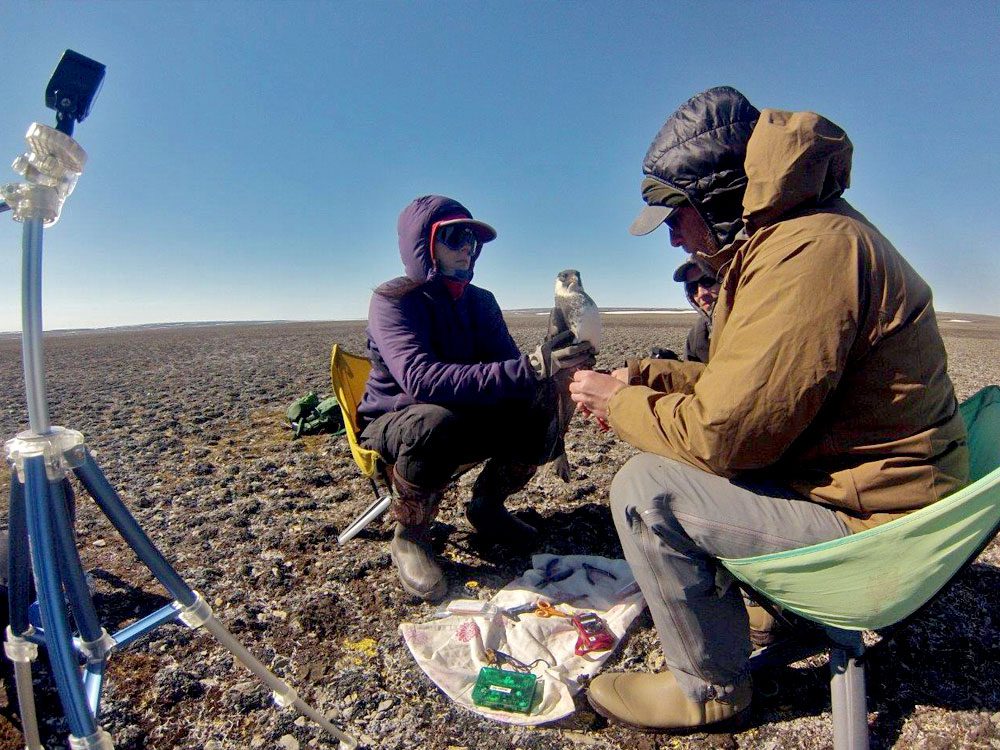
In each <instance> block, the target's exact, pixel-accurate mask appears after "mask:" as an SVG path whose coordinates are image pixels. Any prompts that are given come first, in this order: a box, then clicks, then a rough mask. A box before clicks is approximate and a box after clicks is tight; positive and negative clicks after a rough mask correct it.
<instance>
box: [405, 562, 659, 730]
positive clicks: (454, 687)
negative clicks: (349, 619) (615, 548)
mask: <svg viewBox="0 0 1000 750" xmlns="http://www.w3.org/2000/svg"><path fill="white" fill-rule="evenodd" d="M556 557H558V560H557V561H556V562H555V563H552V560H553V558H556ZM531 563H532V565H533V566H534V567H533V568H532V569H530V570H528V571H526V572H525V573H524V574H523V575H522V576H520V577H519V578H517V579H515V580H513V581H511V582H510V583H509V584H508V585H506V586H505V587H504V588H502V589H501V590H500V591H498V592H497V593H496V595H495V596H494V597H493V598H492V599H491V600H490V603H492V604H494V605H496V606H497V607H498V608H501V609H512V608H514V607H517V606H520V605H523V604H530V603H533V602H537V601H539V600H544V601H548V602H550V603H552V604H556V603H557V602H564V603H562V604H559V605H558V606H557V608H558V609H559V610H561V611H563V612H566V613H567V614H576V613H579V612H594V613H596V614H597V615H599V616H600V617H601V619H603V620H604V622H605V623H607V625H608V628H609V629H610V630H611V632H612V633H613V634H614V635H615V637H616V639H617V640H616V641H615V645H614V646H613V647H612V648H611V649H610V650H608V651H596V652H591V653H589V654H584V655H582V656H577V655H576V654H575V653H574V649H575V647H576V642H577V636H578V633H577V630H576V627H575V626H574V625H573V623H572V621H571V620H570V619H569V618H567V617H538V616H537V615H535V614H521V615H520V616H519V618H518V620H516V621H515V620H513V619H512V618H510V617H507V616H505V615H504V614H502V613H497V614H495V615H493V616H475V617H473V616H466V615H451V616H448V617H445V618H443V619H436V620H432V621H430V622H425V623H416V624H415V623H405V622H404V623H401V624H400V626H399V629H400V632H401V633H402V635H403V639H404V641H405V642H406V645H407V647H408V648H409V649H410V652H411V653H412V654H413V657H414V658H415V659H416V660H417V664H419V665H420V668H421V669H423V670H424V672H425V673H426V674H427V676H428V677H430V678H431V680H432V681H433V682H434V684H436V685H437V686H438V687H439V688H441V690H442V691H444V693H445V695H447V696H448V697H449V698H451V699H452V700H454V701H455V702H456V703H458V704H459V705H461V706H464V707H465V708H468V709H470V710H472V711H475V712H476V713H479V714H482V715H483V716H487V717H489V718H491V719H495V720H497V721H502V722H506V723H508V724H520V725H535V724H543V723H546V722H550V721H555V720H556V719H561V718H562V717H564V716H568V715H569V714H571V713H572V712H573V710H574V703H573V696H574V695H575V694H576V693H577V692H578V691H579V690H580V687H581V684H580V682H579V679H580V678H581V677H593V676H594V675H595V674H596V673H597V672H598V671H599V670H600V668H601V666H602V665H603V664H604V662H605V661H606V660H607V659H608V657H609V656H610V655H611V654H612V653H613V651H614V649H615V648H617V647H618V644H619V643H620V642H621V637H622V636H623V635H624V634H625V631H626V630H627V629H628V626H629V624H631V622H632V620H634V619H635V618H636V616H637V615H638V614H639V613H640V612H641V611H642V610H643V608H644V607H645V605H646V603H645V601H644V600H643V598H642V593H641V592H639V591H638V587H637V586H635V585H634V584H635V579H634V578H633V576H632V571H631V570H630V569H629V566H628V563H627V562H625V560H612V559H609V558H606V557H597V556H594V555H564V556H557V555H547V554H546V555H534V556H533V557H532V558H531ZM584 563H587V564H588V565H590V566H594V567H595V568H600V569H602V570H606V571H609V572H611V573H612V574H613V575H614V576H615V577H614V578H612V577H610V576H605V575H602V574H600V573H593V572H592V573H591V576H590V580H588V576H587V570H586V569H585V568H584V567H583V564H584ZM546 566H551V567H550V569H551V570H554V571H563V572H565V571H566V570H568V569H572V571H573V572H572V575H570V576H568V577H567V578H565V579H564V580H561V581H558V582H553V583H549V584H548V585H544V586H541V587H539V586H538V584H539V583H540V582H541V581H542V579H543V576H544V571H545V569H546ZM591 581H592V582H591ZM488 649H494V650H496V651H501V652H503V653H505V654H509V655H510V656H513V657H514V658H515V659H517V660H518V661H520V662H523V663H524V664H528V665H532V664H533V665H534V666H532V670H531V671H532V673H533V674H534V675H535V676H536V677H538V686H537V687H536V691H535V703H534V705H533V706H532V709H531V713H530V714H521V713H508V712H506V711H495V710H492V709H489V708H484V707H481V706H477V705H475V704H474V703H473V702H472V688H473V685H475V683H476V678H477V677H478V676H479V670H480V669H481V668H482V667H484V666H489V662H488V661H487V650H488ZM546 662H547V664H546Z"/></svg>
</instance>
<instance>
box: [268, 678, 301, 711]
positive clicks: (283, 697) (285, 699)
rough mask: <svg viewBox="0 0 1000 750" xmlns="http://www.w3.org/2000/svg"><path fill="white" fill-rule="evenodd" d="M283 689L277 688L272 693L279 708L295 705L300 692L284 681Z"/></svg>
mask: <svg viewBox="0 0 1000 750" xmlns="http://www.w3.org/2000/svg"><path fill="white" fill-rule="evenodd" d="M281 687H282V689H281V690H280V691H279V690H275V691H274V692H273V693H272V696H273V697H274V702H275V704H277V706H278V707H279V708H288V707H289V706H292V705H295V701H297V700H298V699H299V694H298V693H297V692H295V688H293V687H292V686H291V685H289V684H287V683H284V684H283V685H282V686H281Z"/></svg>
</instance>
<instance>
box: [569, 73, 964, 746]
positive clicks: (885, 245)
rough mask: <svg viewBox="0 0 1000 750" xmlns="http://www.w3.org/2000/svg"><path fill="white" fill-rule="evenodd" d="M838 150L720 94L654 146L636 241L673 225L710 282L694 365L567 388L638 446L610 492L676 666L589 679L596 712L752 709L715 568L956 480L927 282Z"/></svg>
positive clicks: (958, 431) (684, 718)
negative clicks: (705, 338) (706, 354)
mask: <svg viewBox="0 0 1000 750" xmlns="http://www.w3.org/2000/svg"><path fill="white" fill-rule="evenodd" d="M852 148H853V147H852V145H851V142H850V140H849V139H848V137H847V135H846V133H844V131H843V130H842V129H841V128H839V127H838V126H837V125H835V124H834V123H832V122H830V121H829V120H827V119H825V118H823V117H821V116H820V115H817V114H814V113H811V112H784V111H780V110H773V109H765V110H763V111H761V112H757V110H756V109H754V108H753V106H752V105H750V103H749V102H748V101H747V100H746V99H745V97H743V96H742V94H740V93H739V92H738V91H736V90H735V89H732V88H729V87H719V88H716V89H710V90H709V91H706V92H704V93H702V94H699V95H697V96H695V97H693V98H692V99H691V100H689V101H688V102H687V103H685V104H684V105H682V107H681V108H679V109H678V111H677V112H676V113H675V114H674V115H672V116H671V118H670V119H668V120H667V122H666V124H665V125H664V127H663V128H662V129H661V131H660V133H659V134H658V135H657V138H656V139H655V140H654V141H653V144H652V145H651V146H650V149H649V152H648V153H647V156H646V161H645V163H644V173H645V175H646V178H645V179H644V180H643V197H644V199H645V200H646V202H647V204H648V205H647V207H646V208H645V209H644V210H643V213H642V214H640V216H639V218H638V219H637V220H636V222H635V223H634V224H633V227H632V232H633V233H634V234H645V233H648V232H650V231H652V230H654V229H655V228H656V227H658V226H660V224H662V223H666V224H667V226H668V227H669V229H670V234H671V244H673V245H675V246H681V247H683V248H684V250H685V251H687V252H688V253H689V254H692V255H693V256H695V257H696V258H697V259H698V261H699V262H700V263H702V264H705V265H707V266H708V267H710V268H712V269H714V270H715V271H716V273H717V274H718V277H719V279H720V281H721V283H722V286H721V290H720V295H719V299H718V301H717V302H716V305H715V308H714V311H713V330H712V338H711V348H710V359H709V363H708V364H707V365H702V364H698V363H688V362H675V361H664V360H640V361H635V362H630V363H629V366H628V368H627V369H623V370H620V371H616V372H615V373H613V374H612V375H611V376H609V375H603V374H600V373H593V372H587V373H579V374H577V375H576V377H575V382H574V383H573V384H572V385H571V390H572V392H573V398H574V400H575V401H576V402H577V403H578V404H579V405H580V407H581V408H582V409H583V410H584V411H585V412H590V413H592V414H594V415H596V416H598V417H602V418H605V419H606V420H607V421H608V423H609V424H610V426H611V427H612V429H614V431H615V432H616V434H617V435H618V436H619V437H621V438H622V439H623V440H626V441H627V442H629V443H630V444H632V445H633V446H635V447H637V448H639V449H640V450H642V451H644V453H642V454H640V455H638V456H636V457H635V458H633V459H632V460H631V461H629V462H628V463H627V464H626V465H625V466H624V467H623V468H622V470H621V471H620V472H619V474H618V475H617V476H616V478H615V480H614V482H613V484H612V489H611V503H612V511H613V515H614V518H615V524H616V527H617V529H618V533H619V537H620V538H621V541H622V546H623V549H624V551H625V555H626V558H627V559H628V560H629V563H630V565H631V566H632V568H633V571H634V572H635V574H636V578H637V580H638V581H639V583H640V586H641V587H642V590H643V593H644V594H645V595H646V599H647V602H649V605H650V610H651V612H652V615H653V619H654V622H655V624H656V627H657V630H658V633H659V635H660V639H661V642H662V644H663V648H664V654H665V656H666V660H667V664H668V666H669V668H670V671H669V672H665V673H661V674H653V675H650V674H646V675H643V674H632V675H627V674H605V675H601V676H600V677H598V678H597V679H596V680H595V681H594V682H593V683H592V684H591V688H590V692H589V698H590V701H591V703H592V704H593V705H594V707H595V709H597V710H598V711H599V712H600V713H602V714H604V715H606V716H608V717H609V718H612V719H614V720H618V721H622V722H624V723H628V724H632V725H634V726H637V727H640V728H644V729H656V730H667V731H669V730H680V729H690V728H692V727H697V726H703V725H706V724H711V723H714V722H717V721H721V720H727V719H730V718H732V717H734V716H735V715H736V714H738V713H740V712H741V711H742V710H743V709H745V708H746V707H747V706H748V705H749V702H750V697H751V690H750V685H749V676H748V674H747V669H746V665H747V659H748V657H749V653H750V646H749V641H748V638H747V615H746V612H745V610H744V608H743V606H742V602H741V600H740V595H739V592H738V591H737V590H736V587H735V586H729V587H728V588H727V587H726V586H725V584H720V583H719V582H718V580H724V577H720V579H718V580H717V576H716V573H717V572H718V570H717V563H716V562H715V559H716V558H718V557H741V556H747V555H755V554H763V553H766V552H774V551H778V550H783V549H791V548H794V547H799V546H805V545H808V544H812V543H817V542H820V541H826V540H829V539H833V538H837V537H840V536H845V535H847V534H850V533H853V532H856V531H859V530H862V529H866V528H870V527H872V526H876V525H878V524H881V523H884V522H886V521H889V520H891V519H893V518H897V517H899V516H901V515H903V514H905V513H908V512H911V511H913V510H916V509H918V508H921V507H924V506H926V505H929V504H930V503H933V502H935V501H936V500H938V499H940V498H942V497H944V496H945V495H947V494H949V493H951V492H953V491H954V490H956V489H958V488H960V487H961V486H962V484H963V483H964V482H965V481H966V479H967V472H968V451H967V446H966V434H965V428H964V424H963V422H962V420H961V418H960V416H959V413H958V404H957V401H956V398H955V393H954V388H953V386H952V383H951V381H950V379H949V377H948V374H947V370H946V364H947V363H946V356H945V350H944V345H943V342H942V340H941V336H940V334H939V332H938V328H937V321H936V318H935V314H934V308H933V305H932V299H931V290H930V288H929V287H928V285H927V284H926V283H925V282H924V280H923V279H921V278H920V276H919V275H918V274H917V273H916V272H915V271H914V270H913V268H911V267H910V265H909V264H908V263H907V262H906V261H905V260H904V259H903V257H902V256H901V255H900V254H899V252H898V251H897V250H896V249H895V248H894V247H893V246H892V244H891V243H890V242H889V241H888V240H887V239H886V238H885V237H884V236H883V235H882V234H881V233H880V232H879V231H878V230H877V229H876V228H875V227H874V226H873V225H872V224H871V223H870V222H869V221H868V220H867V219H866V218H865V217H864V216H863V215H862V214H860V213H859V212H858V211H857V210H855V209H854V208H853V207H852V206H851V205H850V204H849V203H848V202H847V201H845V200H844V199H843V198H842V197H841V194H842V193H843V191H844V190H845V189H846V188H847V187H848V185H849V182H850V166H851V155H852Z"/></svg>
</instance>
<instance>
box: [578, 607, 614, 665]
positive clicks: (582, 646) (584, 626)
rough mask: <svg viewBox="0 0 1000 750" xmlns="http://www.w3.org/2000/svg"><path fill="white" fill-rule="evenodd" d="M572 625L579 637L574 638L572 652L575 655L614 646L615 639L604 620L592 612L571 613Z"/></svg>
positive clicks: (604, 649)
mask: <svg viewBox="0 0 1000 750" xmlns="http://www.w3.org/2000/svg"><path fill="white" fill-rule="evenodd" d="M573 625H575V626H576V631H577V632H578V633H579V634H580V637H579V638H577V639H576V648H574V649H573V652H574V653H575V654H576V655H577V656H583V655H584V654H589V653H590V652H591V651H607V650H609V649H611V648H613V647H614V645H615V641H616V640H617V639H616V638H615V636H614V633H612V632H611V631H610V630H609V629H608V626H607V625H606V624H605V622H604V620H602V619H601V618H600V617H598V616H597V615H595V614H594V613H593V612H581V613H580V614H578V615H573Z"/></svg>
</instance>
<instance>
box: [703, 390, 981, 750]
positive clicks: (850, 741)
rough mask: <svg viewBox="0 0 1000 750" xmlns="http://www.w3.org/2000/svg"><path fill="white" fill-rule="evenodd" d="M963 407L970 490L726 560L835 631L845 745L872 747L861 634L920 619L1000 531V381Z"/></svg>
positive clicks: (743, 576)
mask: <svg viewBox="0 0 1000 750" xmlns="http://www.w3.org/2000/svg"><path fill="white" fill-rule="evenodd" d="M959 408H960V411H961V414H962V418H963V419H964V420H965V424H966V427H967V429H968V433H969V459H970V471H969V480H970V483H969V484H968V485H967V486H966V487H965V488H964V489H962V490H959V491H957V492H955V493H953V494H951V495H949V496H948V497H946V498H944V499H942V500H939V501H938V502H936V503H934V504H933V505H930V506H928V507H926V508H922V509H920V510H918V511H914V512H913V513H910V514H908V515H906V516H904V517H903V518H899V519H896V520H895V521H890V522H889V523H886V524H883V525H881V526H877V527H875V528H873V529H868V530H867V531H862V532H859V533H857V534H852V535H851V536H848V537H844V538H842V539H835V540H832V541H829V542H823V543H822V544H815V545H812V546H809V547H802V548H799V549H793V550H788V551H785V552H776V553H772V554H768V555H759V556H757V557H745V558H739V559H722V560H720V562H721V563H722V564H723V565H724V566H725V567H726V569H728V570H729V572H730V573H732V574H733V576H735V577H736V578H737V579H738V580H739V581H740V582H742V583H743V584H744V585H745V586H747V587H749V588H750V589H752V591H753V592H755V593H757V594H760V595H762V596H763V597H765V598H766V600H767V602H765V603H768V602H769V603H772V604H773V605H777V607H779V608H780V609H781V610H784V611H788V612H793V613H794V614H796V615H799V616H800V617H803V618H805V619H807V620H810V621H812V622H815V623H818V624H819V625H821V626H823V627H824V628H825V629H826V633H827V635H828V639H829V640H828V641H827V642H826V643H825V644H824V645H825V647H826V648H828V649H829V650H830V669H831V682H830V689H831V704H832V714H833V741H834V748H835V750H864V749H865V748H867V747H868V713H867V707H866V700H865V698H866V696H865V680H864V666H863V663H862V661H861V659H862V656H863V654H864V646H863V643H862V641H861V637H860V631H864V630H877V629H881V628H886V627H888V626H890V625H894V624H897V623H900V622H902V621H903V620H905V619H906V618H908V617H910V616H911V615H913V614H914V613H915V612H917V611H918V610H919V609H920V608H921V607H923V606H924V605H925V604H927V603H928V602H929V601H931V600H932V599H934V598H935V597H936V596H938V595H939V594H940V593H941V591H942V590H943V589H944V588H945V587H946V586H947V585H948V584H949V583H950V582H951V581H952V580H953V579H954V578H955V576H956V575H957V574H958V573H959V572H960V571H961V570H962V569H963V568H965V567H966V566H967V565H969V564H970V563H971V562H972V561H973V560H975V558H976V557H978V555H979V553H980V552H982V550H983V549H984V548H985V547H986V545H987V544H989V543H990V541H991V540H992V539H993V538H994V537H996V535H997V533H998V532H1000V387H998V386H995V385H991V386H987V387H986V388H984V389H982V390H981V391H979V393H977V394H976V395H974V396H972V397H971V398H970V399H968V400H967V401H965V402H964V403H962V404H961V406H960V407H959ZM813 652H815V649H814V650H813ZM755 659H756V660H757V661H756V662H755ZM764 663H774V658H773V657H771V658H769V657H768V655H767V654H766V653H762V654H758V655H755V656H754V657H753V658H751V669H755V668H757V667H758V666H759V665H761V664H764Z"/></svg>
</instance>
